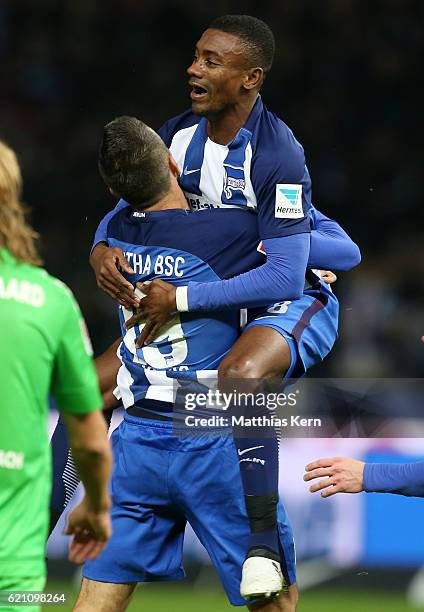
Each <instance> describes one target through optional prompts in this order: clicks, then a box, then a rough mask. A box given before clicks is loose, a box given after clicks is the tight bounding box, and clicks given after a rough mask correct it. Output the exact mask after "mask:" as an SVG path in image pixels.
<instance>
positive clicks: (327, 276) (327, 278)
mask: <svg viewBox="0 0 424 612" xmlns="http://www.w3.org/2000/svg"><path fill="white" fill-rule="evenodd" d="M320 273H321V280H323V281H324V283H327V285H332V284H333V283H335V282H336V280H337V276H336V275H335V274H334V272H331V270H320Z"/></svg>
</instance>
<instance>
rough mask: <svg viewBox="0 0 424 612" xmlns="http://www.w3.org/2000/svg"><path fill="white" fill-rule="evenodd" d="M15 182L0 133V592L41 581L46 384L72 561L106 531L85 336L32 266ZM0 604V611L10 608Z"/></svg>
mask: <svg viewBox="0 0 424 612" xmlns="http://www.w3.org/2000/svg"><path fill="white" fill-rule="evenodd" d="M21 187H22V181H21V174H20V170H19V166H18V162H17V159H16V156H15V154H14V153H13V151H12V150H11V149H10V148H9V147H7V146H6V145H5V144H4V143H2V142H0V327H1V348H0V394H1V408H0V415H1V423H2V426H1V429H0V591H42V590H43V589H44V585H45V578H46V576H45V573H46V570H45V545H46V538H47V528H48V503H49V493H50V488H51V466H50V463H51V459H50V449H49V445H48V438H47V416H48V402H47V399H48V393H49V391H51V392H52V393H53V395H54V396H55V398H56V401H57V404H58V406H59V408H60V410H61V413H62V416H63V418H64V420H65V423H66V426H67V428H68V431H69V435H70V442H71V447H72V452H73V457H74V460H75V463H76V465H77V468H78V470H79V473H80V475H81V478H82V481H83V483H84V485H85V491H86V494H85V498H84V500H83V501H82V503H81V504H80V505H79V506H78V507H77V508H76V509H75V510H74V511H73V512H72V513H71V515H70V516H69V521H68V527H67V533H68V534H74V539H73V542H72V543H71V548H70V558H71V560H74V561H76V562H78V563H81V562H82V561H84V560H85V559H88V558H92V559H94V558H95V557H96V556H97V555H98V554H99V552H100V551H101V550H102V549H103V547H104V545H105V543H106V541H107V540H108V538H109V537H110V533H111V526H110V517H109V506H110V500H109V494H108V490H107V485H108V476H109V472H110V466H111V452H110V448H109V442H108V440H107V435H106V428H105V423H104V419H103V417H102V415H101V413H100V412H99V410H98V409H99V408H100V407H101V405H102V402H101V397H100V393H99V388H98V383H97V379H96V373H95V370H94V367H93V363H92V360H91V357H90V355H89V352H88V348H89V346H90V343H89V339H88V336H86V332H85V331H84V322H83V319H82V317H81V313H80V311H79V308H78V305H77V303H76V302H75V300H74V298H73V296H72V294H71V292H70V291H69V289H68V288H67V287H66V286H65V285H63V283H61V282H60V281H58V280H57V279H55V278H53V277H51V276H50V275H49V274H47V272H45V270H43V269H42V268H40V265H41V260H40V257H39V255H38V253H37V250H36V246H35V238H36V237H37V234H36V232H34V231H33V230H32V228H31V227H30V226H29V225H28V223H27V222H26V220H25V211H24V208H23V206H22V204H21V202H20V192H21ZM33 601H35V600H34V599H33ZM1 603H2V602H0V608H1V610H14V607H7V606H6V607H3V606H2V605H1ZM26 609H27V610H34V611H35V610H38V609H39V607H38V606H28V607H26Z"/></svg>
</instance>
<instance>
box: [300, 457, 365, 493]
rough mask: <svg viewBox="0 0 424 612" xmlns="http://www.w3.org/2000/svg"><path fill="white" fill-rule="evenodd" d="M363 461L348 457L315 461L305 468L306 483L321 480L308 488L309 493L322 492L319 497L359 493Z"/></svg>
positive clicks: (362, 484)
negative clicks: (316, 479)
mask: <svg viewBox="0 0 424 612" xmlns="http://www.w3.org/2000/svg"><path fill="white" fill-rule="evenodd" d="M364 467H365V463H364V462H363V461H357V460H356V459H351V458H350V457H332V458H324V459H317V460H316V461H312V463H308V465H307V466H306V467H305V470H306V474H305V475H304V476H303V480H305V481H306V482H308V481H310V480H314V479H315V478H322V480H318V482H316V483H315V484H313V485H312V486H311V487H309V490H310V492H311V493H315V491H321V490H322V489H323V491H322V493H321V497H330V496H331V495H334V494H335V493H360V491H363V490H364Z"/></svg>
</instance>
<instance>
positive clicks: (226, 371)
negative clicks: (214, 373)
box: [218, 356, 263, 380]
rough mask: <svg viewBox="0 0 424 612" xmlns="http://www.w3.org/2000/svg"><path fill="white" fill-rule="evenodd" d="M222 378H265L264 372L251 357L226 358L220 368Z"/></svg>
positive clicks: (219, 373)
mask: <svg viewBox="0 0 424 612" xmlns="http://www.w3.org/2000/svg"><path fill="white" fill-rule="evenodd" d="M218 376H219V378H220V379H234V380H247V379H259V378H263V373H262V372H261V371H260V368H258V366H257V364H256V363H255V361H254V360H253V359H251V358H250V357H241V358H240V357H238V358H237V359H234V358H231V356H228V358H226V359H224V361H223V362H222V363H221V365H220V366H219V369H218Z"/></svg>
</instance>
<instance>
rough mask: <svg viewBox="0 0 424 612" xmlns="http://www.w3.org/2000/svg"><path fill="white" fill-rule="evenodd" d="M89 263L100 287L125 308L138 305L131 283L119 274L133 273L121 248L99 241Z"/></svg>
mask: <svg viewBox="0 0 424 612" xmlns="http://www.w3.org/2000/svg"><path fill="white" fill-rule="evenodd" d="M90 264H91V266H92V268H93V270H94V273H95V275H96V280H97V286H98V287H99V288H100V289H102V290H103V291H104V292H105V293H107V294H108V295H110V297H111V298H113V299H114V300H116V301H117V302H118V304H120V305H121V306H124V307H125V308H137V307H138V305H139V303H140V298H139V297H138V296H136V295H135V293H134V287H133V285H132V284H131V283H130V282H129V281H128V280H127V279H126V278H125V277H124V276H123V275H122V274H121V271H124V272H127V273H128V274H134V270H133V269H132V268H131V266H130V265H129V263H128V261H127V260H126V258H125V255H124V253H123V251H122V249H120V248H118V247H108V246H106V245H105V244H103V243H99V244H98V245H96V247H95V248H94V250H93V252H92V254H91V257H90Z"/></svg>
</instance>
